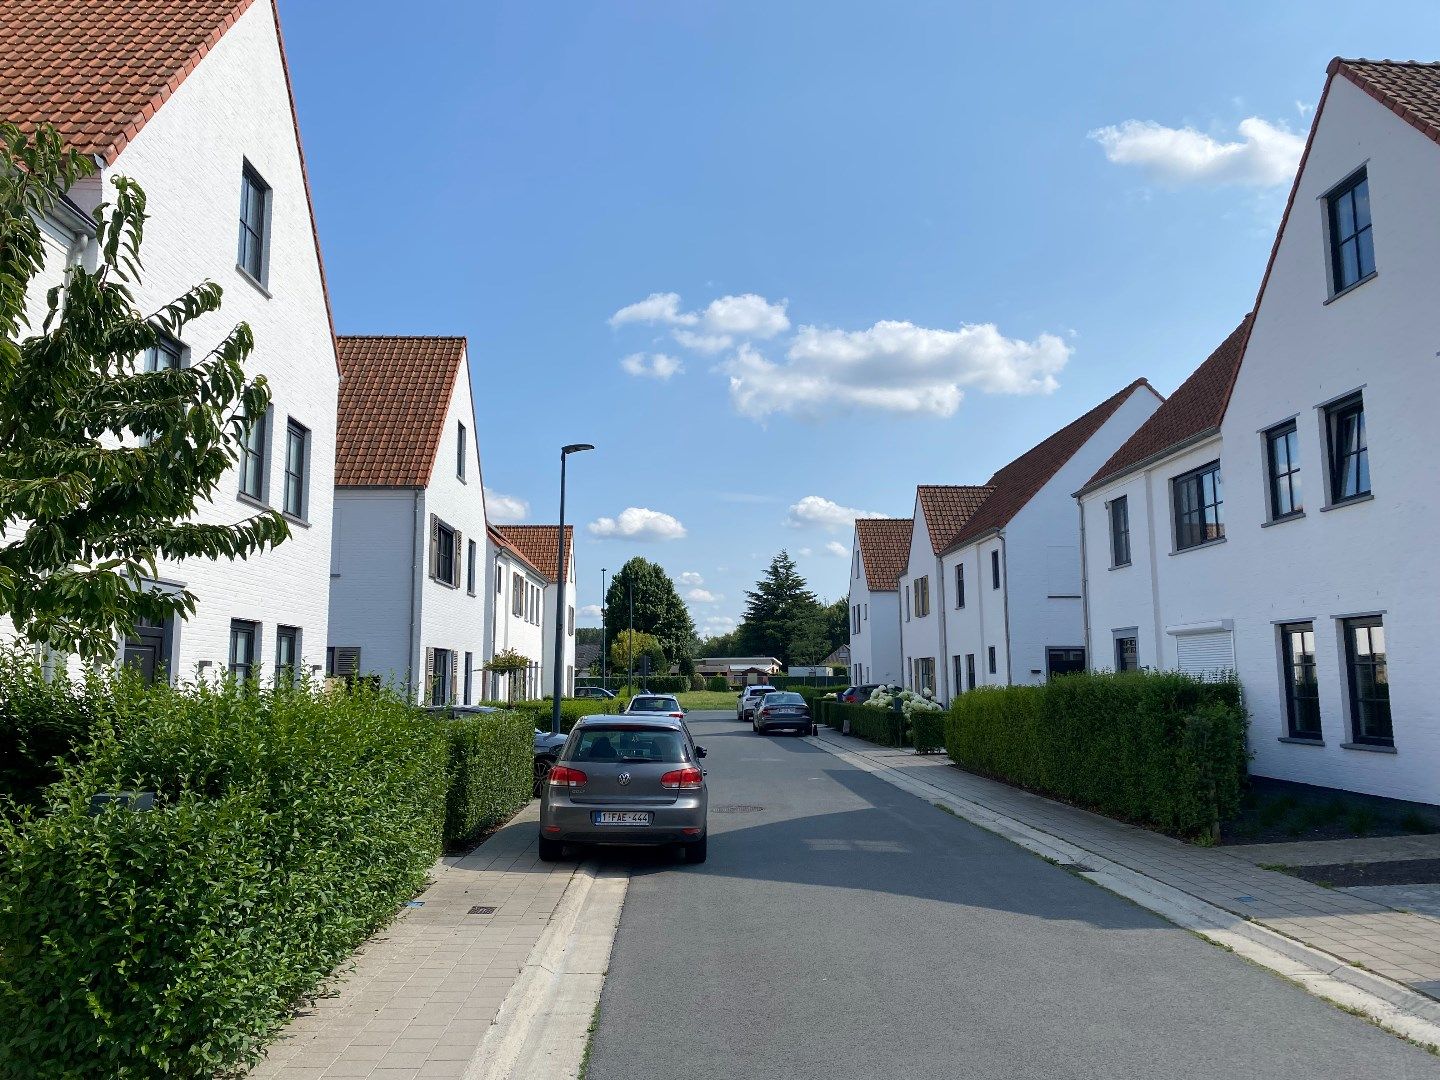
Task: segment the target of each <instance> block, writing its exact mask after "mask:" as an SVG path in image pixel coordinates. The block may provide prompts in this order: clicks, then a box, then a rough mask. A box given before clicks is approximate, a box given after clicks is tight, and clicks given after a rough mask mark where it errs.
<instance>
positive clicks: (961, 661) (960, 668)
mask: <svg viewBox="0 0 1440 1080" xmlns="http://www.w3.org/2000/svg"><path fill="white" fill-rule="evenodd" d="M950 665H951V667H953V668H954V670H955V692H956V693H957V694H958V693H959V692H960V691H961V690H963V689H965V658H964V657H963V656H960V655H958V654H957V655H955V656H952V657H951V658H950Z"/></svg>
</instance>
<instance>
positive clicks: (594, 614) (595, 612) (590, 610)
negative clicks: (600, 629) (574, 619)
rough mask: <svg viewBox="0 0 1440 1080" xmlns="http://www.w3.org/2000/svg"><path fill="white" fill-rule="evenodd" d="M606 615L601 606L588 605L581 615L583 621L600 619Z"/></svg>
mask: <svg viewBox="0 0 1440 1080" xmlns="http://www.w3.org/2000/svg"><path fill="white" fill-rule="evenodd" d="M602 614H604V611H603V610H602V609H601V607H600V605H599V604H586V605H585V606H584V607H582V608H581V609H580V612H579V615H580V618H582V619H598V618H600V616H601V615H602Z"/></svg>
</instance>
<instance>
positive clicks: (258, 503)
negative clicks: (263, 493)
mask: <svg viewBox="0 0 1440 1080" xmlns="http://www.w3.org/2000/svg"><path fill="white" fill-rule="evenodd" d="M235 498H236V499H238V500H239V501H240V502H242V503H245V504H246V505H247V506H254V507H257V508H258V509H260V510H271V509H274V508H273V507H272V506H271V505H270V504H269V503H267V502H265V501H264V500H263V499H257V498H255V496H254V495H246V494H245V492H243V491H237V492H236V493H235Z"/></svg>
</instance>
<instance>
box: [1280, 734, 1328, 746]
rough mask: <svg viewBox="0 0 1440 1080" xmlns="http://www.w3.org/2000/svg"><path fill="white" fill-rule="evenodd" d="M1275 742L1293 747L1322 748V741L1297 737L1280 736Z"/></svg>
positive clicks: (1323, 741) (1323, 742)
mask: <svg viewBox="0 0 1440 1080" xmlns="http://www.w3.org/2000/svg"><path fill="white" fill-rule="evenodd" d="M1275 741H1276V742H1283V743H1290V744H1291V745H1293V746H1324V745H1325V740H1324V739H1306V738H1302V737H1300V736H1298V735H1281V736H1280V737H1279V738H1278V739H1276V740H1275Z"/></svg>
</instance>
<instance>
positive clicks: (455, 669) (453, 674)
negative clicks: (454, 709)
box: [450, 649, 460, 705]
mask: <svg viewBox="0 0 1440 1080" xmlns="http://www.w3.org/2000/svg"><path fill="white" fill-rule="evenodd" d="M459 674H460V654H459V653H458V652H456V651H455V650H454V649H451V650H450V704H451V705H454V704H455V685H456V683H458V682H459V681H460V680H459V678H458V676H459Z"/></svg>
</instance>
